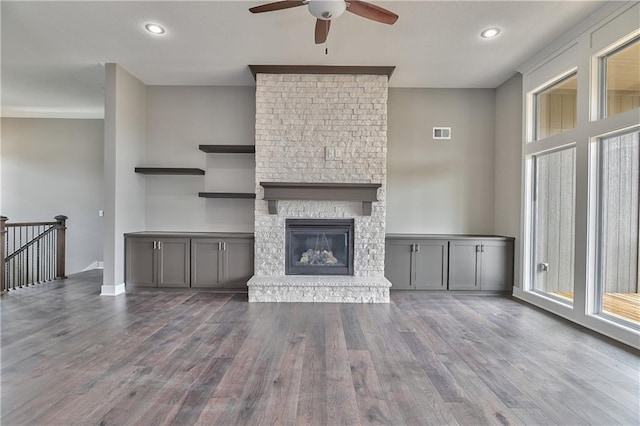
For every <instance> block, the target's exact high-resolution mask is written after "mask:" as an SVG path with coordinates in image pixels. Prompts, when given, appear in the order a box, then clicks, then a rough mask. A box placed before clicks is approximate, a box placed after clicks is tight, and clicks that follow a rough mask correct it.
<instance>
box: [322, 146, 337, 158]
mask: <svg viewBox="0 0 640 426" xmlns="http://www.w3.org/2000/svg"><path fill="white" fill-rule="evenodd" d="M335 156H336V150H335V148H329V147H326V148H325V151H324V159H325V160H333V159H334V158H335Z"/></svg>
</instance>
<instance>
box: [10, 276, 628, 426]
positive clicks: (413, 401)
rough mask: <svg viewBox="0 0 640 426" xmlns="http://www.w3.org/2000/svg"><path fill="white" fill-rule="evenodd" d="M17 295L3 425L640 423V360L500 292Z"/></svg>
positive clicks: (63, 285)
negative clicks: (362, 300)
mask: <svg viewBox="0 0 640 426" xmlns="http://www.w3.org/2000/svg"><path fill="white" fill-rule="evenodd" d="M100 284H101V276H100V275H99V274H98V273H96V272H95V271H93V272H89V273H83V274H78V275H76V276H75V277H72V278H69V279H67V280H64V281H58V282H53V283H48V284H42V285H39V286H36V287H29V288H25V289H20V290H16V291H13V292H11V293H9V294H8V295H4V296H3V297H2V299H1V305H0V307H1V308H2V317H1V319H2V338H1V341H0V343H1V346H2V353H1V355H2V359H1V360H2V366H1V374H2V391H1V392H2V394H1V409H2V417H1V421H2V424H3V425H22V424H64V425H67V424H96V425H97V424H100V425H112V424H113V425H122V424H136V425H159V424H196V423H200V424H207V425H209V424H223V425H231V424H294V423H295V424H317V425H325V424H326V425H338V424H394V425H401V424H407V425H425V424H433V425H441V424H469V425H477V424H495V425H509V424H563V425H567V424H572V425H573V424H598V425H612V424H626V425H637V424H640V413H639V401H640V400H639V395H640V385H639V375H640V358H639V357H638V355H637V353H636V352H634V351H632V350H630V349H626V348H624V347H622V346H621V345H618V344H615V343H612V342H610V341H609V340H607V339H604V338H601V337H598V336H596V335H594V334H592V333H589V332H585V331H584V330H583V329H581V328H579V327H577V326H574V325H572V324H570V323H568V322H566V321H564V320H561V319H559V318H556V317H554V316H552V315H550V314H547V313H544V312H542V311H540V310H537V309H535V308H532V307H530V306H528V305H525V304H522V303H520V302H517V301H514V300H512V299H510V298H507V297H500V296H471V295H468V296H467V295H459V294H456V295H449V294H429V293H420V294H413V293H408V292H405V293H392V297H391V299H392V303H391V304H389V305H347V304H344V305H342V304H294V303H292V304H284V303H283V304H271V303H264V304H249V303H247V301H246V295H242V294H215V293H209V292H189V291H182V290H181V291H162V290H141V289H137V290H133V291H130V292H128V293H127V294H126V295H121V296H117V297H100V296H99V292H100Z"/></svg>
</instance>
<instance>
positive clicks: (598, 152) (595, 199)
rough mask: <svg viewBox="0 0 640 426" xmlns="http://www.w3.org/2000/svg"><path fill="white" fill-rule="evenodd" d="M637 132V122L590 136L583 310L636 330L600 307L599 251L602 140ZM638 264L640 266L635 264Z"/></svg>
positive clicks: (634, 326) (600, 259) (636, 328)
mask: <svg viewBox="0 0 640 426" xmlns="http://www.w3.org/2000/svg"><path fill="white" fill-rule="evenodd" d="M637 132H640V125H634V126H630V127H626V128H624V129H618V130H615V131H612V132H608V133H604V134H601V135H598V136H594V137H592V138H591V142H592V145H591V147H590V150H589V151H590V152H589V157H590V158H589V163H590V172H589V174H590V183H589V186H590V188H589V194H590V198H591V200H592V202H591V203H590V206H589V216H590V217H591V219H590V222H591V226H590V227H589V234H590V236H591V237H590V238H589V240H590V244H589V249H590V250H589V252H590V253H592V256H593V265H592V267H591V268H590V273H589V279H588V289H589V290H590V291H588V292H587V298H588V300H587V309H586V314H587V315H589V316H592V317H595V318H598V319H602V320H606V321H609V322H612V323H614V324H616V325H618V326H620V327H623V328H629V329H632V330H635V331H636V332H637V331H640V324H635V323H633V322H630V321H626V320H624V319H622V318H619V317H617V316H615V315H611V314H609V313H607V312H605V311H604V310H603V303H604V297H603V296H604V291H603V290H604V289H603V285H604V279H603V270H604V268H603V253H602V245H601V244H602V240H603V228H604V223H603V220H604V219H603V216H604V214H603V211H604V205H603V203H602V191H603V187H604V182H603V179H604V171H603V168H604V164H603V162H602V160H603V157H604V155H603V150H604V141H605V140H606V139H609V138H614V137H617V136H623V135H627V134H632V133H637ZM639 267H640V266H639Z"/></svg>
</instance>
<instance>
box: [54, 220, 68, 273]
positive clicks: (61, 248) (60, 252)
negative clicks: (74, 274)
mask: <svg viewBox="0 0 640 426" xmlns="http://www.w3.org/2000/svg"><path fill="white" fill-rule="evenodd" d="M54 219H55V220H56V221H57V222H58V223H57V224H56V225H55V227H56V234H57V238H56V240H57V241H56V279H60V278H67V276H66V274H65V272H64V262H65V247H66V233H67V225H66V223H67V219H69V218H68V217H67V216H64V215H59V216H56V217H55V218H54Z"/></svg>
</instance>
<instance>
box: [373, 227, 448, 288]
mask: <svg viewBox="0 0 640 426" xmlns="http://www.w3.org/2000/svg"><path fill="white" fill-rule="evenodd" d="M385 251H386V257H385V277H386V278H387V279H388V280H389V281H391V288H392V289H393V290H445V289H446V288H447V241H446V240H432V239H416V240H406V239H391V238H389V239H387V243H386V248H385Z"/></svg>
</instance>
